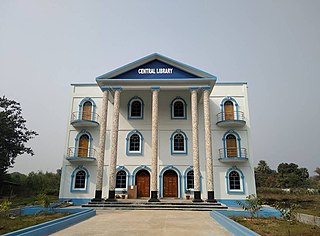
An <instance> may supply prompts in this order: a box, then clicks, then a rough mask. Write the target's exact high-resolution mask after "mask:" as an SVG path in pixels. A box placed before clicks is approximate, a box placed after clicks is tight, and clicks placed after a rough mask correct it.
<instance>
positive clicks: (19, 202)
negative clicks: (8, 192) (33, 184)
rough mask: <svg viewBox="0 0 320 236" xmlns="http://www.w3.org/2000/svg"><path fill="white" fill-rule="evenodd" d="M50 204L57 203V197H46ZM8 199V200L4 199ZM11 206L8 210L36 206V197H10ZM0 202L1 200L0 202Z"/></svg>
mask: <svg viewBox="0 0 320 236" xmlns="http://www.w3.org/2000/svg"><path fill="white" fill-rule="evenodd" d="M48 197H49V200H50V202H57V201H58V200H59V199H58V196H48ZM6 199H8V198H6ZM8 200H9V201H10V202H12V204H11V205H10V208H17V207H22V206H28V205H35V204H37V201H38V199H37V196H27V197H11V198H10V199H8ZM0 202H1V200H0Z"/></svg>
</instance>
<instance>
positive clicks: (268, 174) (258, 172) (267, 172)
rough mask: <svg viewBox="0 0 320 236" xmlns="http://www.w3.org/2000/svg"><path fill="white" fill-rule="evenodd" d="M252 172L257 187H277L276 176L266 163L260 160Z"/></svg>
mask: <svg viewBox="0 0 320 236" xmlns="http://www.w3.org/2000/svg"><path fill="white" fill-rule="evenodd" d="M254 172H255V179H256V185H257V187H269V188H270V187H271V188H275V187H277V186H278V185H277V184H278V174H277V172H276V171H275V170H272V169H271V168H270V167H269V166H268V164H267V162H266V161H264V160H260V161H259V163H258V166H257V167H255V168H254Z"/></svg>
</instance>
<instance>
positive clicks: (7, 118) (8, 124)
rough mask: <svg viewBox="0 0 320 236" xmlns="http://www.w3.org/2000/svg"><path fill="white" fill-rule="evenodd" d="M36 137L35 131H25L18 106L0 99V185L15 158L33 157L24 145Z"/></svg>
mask: <svg viewBox="0 0 320 236" xmlns="http://www.w3.org/2000/svg"><path fill="white" fill-rule="evenodd" d="M36 135H38V134H37V133H36V132H35V131H32V130H28V129H27V127H26V120H25V119H24V118H23V117H22V109H21V107H20V104H19V103H18V102H16V101H13V100H9V99H7V98H6V97H5V96H3V97H0V183H1V182H2V181H3V178H4V176H5V174H6V173H7V170H8V168H11V167H13V164H14V162H15V159H16V157H17V156H19V155H22V154H24V153H27V154H30V155H31V156H33V155H34V153H33V151H32V149H31V148H30V147H26V146H25V145H26V143H27V142H28V141H29V140H30V139H32V138H34V137H35V136H36Z"/></svg>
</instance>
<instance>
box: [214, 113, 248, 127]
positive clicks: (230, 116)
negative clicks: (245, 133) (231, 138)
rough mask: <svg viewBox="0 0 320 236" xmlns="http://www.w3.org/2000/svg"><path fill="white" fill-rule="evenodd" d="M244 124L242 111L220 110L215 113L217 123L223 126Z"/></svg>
mask: <svg viewBox="0 0 320 236" xmlns="http://www.w3.org/2000/svg"><path fill="white" fill-rule="evenodd" d="M245 124H246V121H245V117H244V113H243V112H242V111H235V112H220V113H218V114H217V125H219V126H222V127H225V126H238V127H240V126H243V125H245Z"/></svg>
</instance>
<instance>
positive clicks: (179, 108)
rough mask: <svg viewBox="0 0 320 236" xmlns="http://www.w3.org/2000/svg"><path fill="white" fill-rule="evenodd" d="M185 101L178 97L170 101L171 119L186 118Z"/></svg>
mask: <svg viewBox="0 0 320 236" xmlns="http://www.w3.org/2000/svg"><path fill="white" fill-rule="evenodd" d="M186 106H187V105H186V102H185V101H184V100H183V99H182V98H180V97H177V98H175V99H174V100H173V101H172V103H171V118H172V119H186V118H187V114H186V112H187V109H186Z"/></svg>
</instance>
